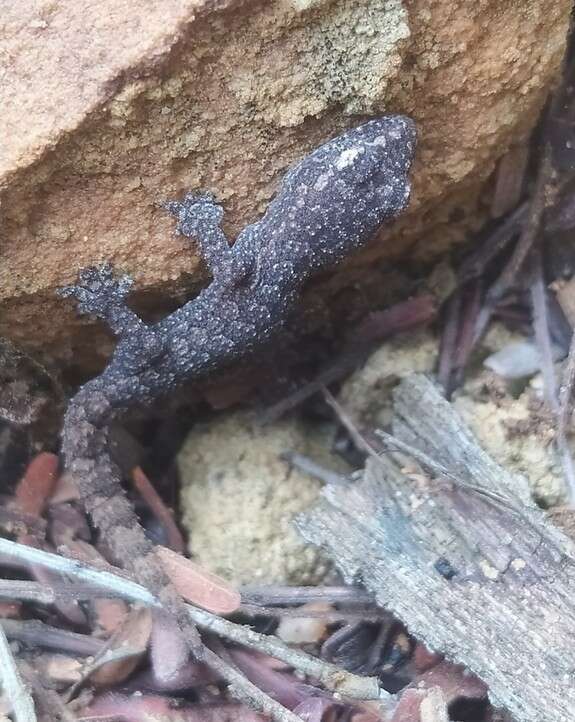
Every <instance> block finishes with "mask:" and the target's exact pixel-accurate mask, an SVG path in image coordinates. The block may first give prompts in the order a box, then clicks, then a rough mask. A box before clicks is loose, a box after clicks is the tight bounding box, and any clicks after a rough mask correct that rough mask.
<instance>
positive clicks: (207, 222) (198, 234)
mask: <svg viewBox="0 0 575 722" xmlns="http://www.w3.org/2000/svg"><path fill="white" fill-rule="evenodd" d="M163 207H164V208H165V209H166V210H168V211H169V212H170V213H172V214H173V215H174V216H175V217H176V218H177V219H178V223H177V226H176V227H177V230H178V231H179V233H181V234H182V235H184V236H187V237H188V238H205V237H206V236H209V235H211V234H212V233H213V232H214V231H215V230H216V229H219V225H220V223H221V221H222V218H223V216H224V209H223V208H222V207H221V205H220V204H219V203H217V202H216V199H215V197H214V196H213V195H212V194H211V193H188V194H187V195H186V196H184V199H183V200H182V201H169V202H168V203H164V204H163Z"/></svg>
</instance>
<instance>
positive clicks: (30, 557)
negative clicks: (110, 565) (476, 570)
mask: <svg viewBox="0 0 575 722" xmlns="http://www.w3.org/2000/svg"><path fill="white" fill-rule="evenodd" d="M0 553H3V554H6V555H9V556H11V557H13V558H18V559H24V560H26V561H28V562H32V563H34V564H39V565H42V566H45V567H47V568H49V569H53V570H54V571H58V572H62V573H64V574H69V575H71V576H74V577H77V578H79V579H81V580H82V581H89V582H90V584H92V585H94V586H99V587H101V588H102V589H104V590H110V589H111V590H113V591H114V593H115V594H116V595H117V596H119V597H121V598H123V599H127V600H129V601H134V602H141V603H143V604H146V605H148V606H160V603H159V601H158V600H157V599H156V598H155V597H154V596H153V595H152V594H151V593H150V592H149V591H148V590H147V589H145V588H144V587H142V586H140V585H139V584H136V582H133V581H131V580H129V579H126V578H125V577H121V576H116V575H115V574H112V573H111V572H108V571H99V570H97V569H93V568H90V567H89V566H87V565H85V564H81V563H80V562H77V561H75V560H70V559H65V558H64V557H60V556H58V555H56V554H51V553H49V552H44V551H40V550H39V549H34V548H33V547H28V546H26V545H24V544H18V543H16V542H11V541H8V540H7V539H0ZM186 606H187V611H188V614H189V616H190V618H191V619H192V620H193V621H194V622H195V623H196V624H197V625H198V626H199V627H201V628H202V629H205V630H208V631H211V632H214V633H216V634H218V635H220V636H222V637H225V638H226V639H229V640H231V641H234V642H237V643H239V644H243V645H245V646H247V647H251V648H252V649H257V650H259V651H261V652H264V653H266V654H269V655H271V656H272V657H275V658H276V659H279V660H281V661H283V662H286V664H289V665H290V666H292V667H293V668H294V669H297V670H298V671H300V672H302V673H304V674H307V675H309V676H311V677H314V678H315V679H317V680H318V681H319V682H320V683H321V684H322V685H324V686H325V687H326V688H327V689H330V690H332V691H334V692H337V693H339V694H341V695H342V696H345V697H350V698H354V699H382V698H384V697H385V696H386V695H387V693H386V692H385V691H383V690H381V689H380V687H379V684H378V681H377V679H376V678H374V677H361V676H359V675H356V674H352V673H351V672H346V671H345V670H343V669H341V668H340V667H337V666H335V665H332V664H329V663H327V662H324V661H322V660H320V659H317V658H315V657H312V656H310V655H308V654H306V653H305V652H300V651H299V650H296V649H292V648H291V647H288V646H287V645H286V644H284V643H283V642H282V641H281V640H279V639H277V638H276V637H272V636H267V635H264V634H259V633H258V632H254V631H253V630H252V629H250V628H249V627H244V626H242V625H239V624H234V623H233V622H230V621H228V620H227V619H223V618H222V617H218V616H217V615H215V614H212V613H211V612H207V611H205V610H203V609H199V608H197V607H192V606H189V605H186ZM234 679H235V678H234ZM235 683H237V680H235Z"/></svg>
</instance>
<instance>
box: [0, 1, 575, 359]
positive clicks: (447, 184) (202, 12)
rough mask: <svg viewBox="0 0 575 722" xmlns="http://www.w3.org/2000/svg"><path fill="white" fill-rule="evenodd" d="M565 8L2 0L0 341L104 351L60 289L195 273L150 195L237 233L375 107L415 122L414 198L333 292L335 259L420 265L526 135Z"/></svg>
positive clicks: (562, 4)
mask: <svg viewBox="0 0 575 722" xmlns="http://www.w3.org/2000/svg"><path fill="white" fill-rule="evenodd" d="M570 9H571V3H570V2H569V0H508V1H507V2H505V3H501V2H500V1H499V0H480V1H479V2H475V3H469V2H465V0H458V1H457V2H445V0H431V1H429V0H410V1H409V2H404V3H403V2H401V0H387V1H386V2H381V0H271V1H270V2H268V3H261V2H248V1H242V0H235V1H234V0H227V1H222V0H219V1H218V2H214V1H213V0H212V1H208V0H162V1H161V2H160V0H142V2H139V3H137V5H134V4H133V3H130V2H127V1H126V0H98V1H97V2H92V3H88V4H86V3H77V2H75V1H74V0H23V1H22V2H19V3H8V4H7V5H6V7H5V8H3V14H2V19H1V20H0V24H1V27H2V32H1V33H0V54H1V57H2V65H1V67H2V80H3V82H2V84H1V85H0V107H1V108H2V111H1V113H0V137H1V138H2V147H1V148H0V194H1V195H0V202H1V205H0V234H1V236H2V250H1V259H0V294H1V298H2V320H1V322H0V333H1V334H5V335H7V336H9V337H10V338H12V339H13V340H16V341H21V342H24V343H25V344H26V345H27V346H29V347H30V346H32V347H33V346H36V347H40V346H41V347H43V348H48V349H51V350H52V351H53V352H54V353H55V354H56V355H59V356H60V358H62V357H63V356H65V355H66V354H68V353H70V351H72V350H78V349H79V348H80V347H81V346H82V345H83V344H84V345H85V348H86V349H87V352H86V355H85V357H84V358H83V359H82V358H81V357H80V356H78V357H77V359H79V360H80V362H81V363H86V358H87V356H88V355H89V354H92V353H94V352H95V351H94V349H95V348H96V347H97V348H98V351H97V353H98V354H100V355H102V356H104V355H105V354H106V353H107V351H108V350H109V344H105V343H102V339H103V337H101V336H99V337H98V339H99V340H98V339H96V340H95V339H94V338H92V337H91V336H92V330H93V328H94V327H93V326H90V325H89V322H88V321H86V320H82V321H78V320H75V317H74V316H73V314H72V311H71V309H70V307H69V306H68V305H67V304H65V303H64V302H63V301H60V300H57V299H56V298H55V297H54V290H55V288H56V287H57V286H59V285H61V284H63V283H65V282H68V281H70V280H71V279H72V278H74V276H75V275H76V272H77V270H78V268H79V267H81V266H84V265H87V264H90V263H93V262H97V261H101V260H104V259H107V260H111V261H113V262H114V263H115V264H116V265H117V266H119V267H121V268H122V269H124V270H127V271H129V272H131V273H132V274H133V275H134V276H135V277H136V281H137V286H138V288H139V289H141V290H143V291H145V293H143V294H140V296H141V297H140V298H139V299H138V298H136V304H137V305H138V303H139V308H140V309H143V310H145V309H146V308H154V309H155V310H156V311H158V310H159V309H161V308H162V303H161V301H162V300H163V301H164V302H165V301H166V299H168V298H170V299H171V303H172V304H173V302H174V300H175V301H176V302H180V301H182V300H183V299H184V297H185V295H184V292H185V293H189V291H190V289H192V288H197V287H198V284H199V283H201V282H202V281H203V280H204V276H205V274H204V272H203V271H201V270H200V269H201V268H203V266H200V265H199V260H198V257H197V254H196V250H195V248H194V249H191V250H190V249H189V248H187V247H186V244H185V243H184V242H183V240H182V239H181V238H177V237H175V236H174V234H173V223H172V222H171V220H170V219H169V218H168V217H167V216H166V214H165V213H164V212H163V211H162V210H161V209H160V208H159V203H160V202H161V201H163V200H164V199H167V198H173V197H176V196H178V195H179V194H180V193H182V192H183V191H185V190H187V189H197V188H200V187H202V188H209V189H211V190H213V191H214V192H215V193H216V194H217V195H218V197H219V198H220V199H221V200H222V201H223V203H224V205H225V207H226V210H227V221H226V226H227V230H228V231H229V232H230V233H231V234H232V235H233V234H234V233H236V232H237V231H238V230H239V229H240V228H241V227H243V225H244V224H245V223H247V222H251V221H253V220H254V219H256V218H257V217H258V214H260V213H261V212H262V211H263V209H264V208H265V206H266V204H267V202H268V201H269V199H270V197H271V196H272V195H273V192H274V188H275V186H276V184H277V182H278V180H279V179H280V177H281V175H282V174H283V172H284V171H285V169H286V168H287V167H288V166H289V165H290V164H291V163H292V162H293V161H294V160H297V159H299V158H301V157H302V156H303V155H304V154H305V153H306V152H308V151H309V150H310V149H311V148H313V147H314V146H316V145H317V144H318V143H320V142H321V141H323V140H324V139H326V138H327V137H329V136H331V135H333V134H335V133H336V132H338V131H339V130H341V129H343V128H344V127H347V126H350V125H353V124H355V123H357V122H359V121H360V120H362V119H364V118H365V117H366V116H370V115H376V114H381V113H383V112H386V111H401V112H406V113H408V114H411V115H412V116H413V117H415V119H416V120H417V122H418V126H419V128H420V145H419V154H418V160H417V164H416V168H415V171H414V179H415V189H414V196H413V202H412V205H411V208H410V211H409V212H408V213H407V214H406V215H405V217H404V219H403V220H402V221H401V222H399V223H398V224H397V225H396V226H395V227H394V229H393V231H391V232H386V234H385V235H386V239H385V242H384V243H380V242H378V241H374V243H373V244H372V245H371V246H370V248H369V249H367V250H366V251H365V252H364V253H363V254H362V255H360V256H358V257H357V258H356V259H354V260H353V262H352V264H347V266H346V269H347V271H346V270H345V269H344V271H340V272H339V273H338V275H337V277H336V279H335V281H334V282H333V283H332V284H331V285H330V289H332V290H333V289H334V288H338V287H341V286H342V285H346V283H347V284H349V283H350V280H349V279H350V274H349V269H350V267H351V265H353V266H355V267H356V269H357V273H356V272H354V274H353V279H354V280H357V278H358V277H359V278H360V277H361V273H362V272H364V269H365V273H373V269H372V267H373V260H374V259H376V258H380V257H381V258H384V259H385V261H386V263H387V264H388V265H389V263H390V262H391V261H393V260H394V259H396V258H399V257H401V256H405V254H406V253H407V252H409V253H411V254H412V256H414V257H417V258H418V259H419V260H430V259H432V258H434V257H436V256H437V255H438V254H439V253H440V252H441V251H442V250H445V248H446V247H448V246H449V245H450V244H451V243H453V242H454V241H457V240H460V239H461V238H462V236H463V235H464V233H465V231H466V230H468V229H469V228H470V227H471V226H473V225H474V224H476V223H477V222H478V220H479V219H480V214H478V213H477V208H478V199H479V197H480V193H481V190H482V184H483V182H484V181H485V179H486V177H487V176H488V174H489V173H490V172H491V171H492V169H493V167H494V165H495V162H496V160H497V159H498V157H500V156H501V155H502V154H503V153H504V152H505V150H506V149H507V147H508V146H509V144H510V143H511V142H512V141H513V142H515V141H517V140H518V139H520V138H521V137H522V136H523V135H525V134H526V132H527V131H528V130H529V129H530V128H531V127H532V125H533V123H534V121H535V119H536V117H537V114H538V111H539V109H540V107H541V105H542V102H543V100H544V97H545V94H546V90H547V88H548V87H549V84H550V82H551V81H552V79H553V77H554V76H555V74H556V71H557V68H558V66H559V62H560V58H561V55H562V50H563V46H564V40H565V34H566V30H567V25H568V20H569V12H570ZM461 210H463V211H465V213H463V214H462V213H461ZM456 216H457V217H462V218H463V219H464V220H459V221H457V222H455V220H454V219H455V217H456ZM423 230H424V231H425V232H424V233H423ZM357 274H359V276H358V275H357ZM163 305H164V307H165V303H164V304H163ZM86 330H88V333H86ZM64 340H66V341H67V343H62V342H63V341H64ZM86 342H87V343H86Z"/></svg>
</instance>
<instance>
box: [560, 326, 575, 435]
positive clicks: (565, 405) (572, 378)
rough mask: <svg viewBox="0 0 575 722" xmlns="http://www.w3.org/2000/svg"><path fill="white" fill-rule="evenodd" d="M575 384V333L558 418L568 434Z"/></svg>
mask: <svg viewBox="0 0 575 722" xmlns="http://www.w3.org/2000/svg"><path fill="white" fill-rule="evenodd" d="M574 386H575V333H573V334H572V335H571V343H570V345H569V354H568V355H567V362H566V364H565V368H564V370H563V378H562V380H561V386H560V388H559V416H558V418H557V422H558V429H559V431H560V432H561V433H562V434H563V435H566V433H567V428H568V426H569V424H570V419H571V413H572V406H571V401H572V398H573V387H574Z"/></svg>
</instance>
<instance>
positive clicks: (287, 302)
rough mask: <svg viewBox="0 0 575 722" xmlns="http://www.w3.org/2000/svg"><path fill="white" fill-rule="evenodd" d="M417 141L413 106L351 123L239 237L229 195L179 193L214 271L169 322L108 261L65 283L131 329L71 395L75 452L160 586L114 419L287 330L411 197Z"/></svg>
mask: <svg viewBox="0 0 575 722" xmlns="http://www.w3.org/2000/svg"><path fill="white" fill-rule="evenodd" d="M414 149H415V126H414V123H413V121H411V120H410V119H409V118H406V117H403V116H387V117H383V118H379V119H376V120H372V121H370V122H368V123H365V124H363V125H361V126H359V127H357V128H353V129H351V130H349V131H347V132H345V133H343V134H342V135H340V136H338V137H336V138H334V139H333V140H331V141H329V142H327V143H325V144H324V145H322V146H320V147H319V148H317V149H316V150H315V151H314V152H313V153H311V154H310V155H308V156H307V157H306V158H304V159H303V160H302V161H300V163H298V164H297V165H295V166H294V167H293V168H292V169H291V170H290V171H288V173H287V174H286V176H285V177H284V179H283V181H282V183H281V186H280V188H279V190H278V193H277V195H276V197H275V199H274V200H273V201H272V203H271V204H270V206H269V208H268V210H267V211H266V213H265V214H264V216H263V217H262V218H261V220H260V221H258V222H257V223H254V224H253V225H250V226H247V227H246V228H245V229H244V230H243V231H242V232H241V233H240V234H239V236H238V238H237V239H236V242H235V243H234V245H233V246H232V247H230V245H229V243H228V240H227V239H226V237H225V235H224V233H223V231H222V230H221V228H220V222H221V219H222V216H223V210H222V207H221V206H220V205H218V204H217V203H216V201H215V199H214V198H213V197H212V196H211V195H209V194H200V195H193V194H189V195H187V196H185V198H184V199H183V200H182V201H174V202H170V203H167V204H166V208H167V209H168V210H169V211H171V212H172V213H173V214H174V215H175V216H176V218H177V227H178V230H179V231H180V233H182V234H183V235H185V236H188V237H190V238H194V239H196V240H197V241H198V242H199V244H200V246H201V250H202V253H203V255H204V257H205V259H206V262H207V264H208V266H209V268H210V271H211V273H212V275H213V281H212V283H211V284H210V285H209V286H208V287H207V288H206V289H205V290H203V291H202V292H201V293H200V294H199V295H198V296H197V297H196V298H195V299H193V300H192V301H189V302H188V303H186V304H185V305H184V306H182V308H180V309H178V310H177V311H175V312H174V313H172V314H171V315H169V316H167V317H166V318H165V319H163V320H161V321H159V322H158V323H155V324H152V325H147V324H145V323H144V322H143V321H142V320H141V319H140V318H139V317H138V316H137V315H136V314H135V313H134V312H133V311H131V310H130V309H129V308H128V306H127V305H126V303H125V298H126V296H127V294H128V292H129V290H130V287H131V284H132V282H131V279H129V278H128V277H127V276H122V277H119V278H115V277H114V276H113V274H112V271H111V269H110V268H109V267H107V266H105V267H103V268H99V269H96V268H90V269H85V270H84V271H82V272H81V273H80V279H79V282H78V284H77V285H75V286H71V287H69V288H66V289H64V290H63V292H62V293H63V295H65V296H73V297H75V298H76V299H77V300H78V301H79V304H78V305H79V310H80V311H81V312H83V313H91V314H93V315H95V316H98V317H99V318H101V319H103V320H104V321H106V322H107V324H108V325H109V326H110V328H111V329H112V330H113V331H114V332H115V333H116V334H117V335H118V337H119V341H118V345H117V347H116V350H115V352H114V354H113V357H112V359H111V361H110V363H109V365H108V366H107V368H106V369H105V370H104V372H103V373H102V374H101V375H100V376H98V377H97V378H95V379H93V380H91V381H89V382H88V383H87V384H85V385H84V386H83V387H82V388H81V389H80V390H79V391H78V393H77V394H76V395H75V396H74V398H73V399H72V400H71V402H70V405H69V407H68V411H67V413H66V417H65V422H64V429H63V439H62V450H63V453H64V457H65V463H66V466H67V468H68V470H69V471H71V472H72V473H73V474H74V475H75V476H76V478H77V480H78V484H79V487H80V491H81V494H82V498H83V500H84V503H85V506H86V509H87V511H88V512H89V513H90V515H91V517H92V520H93V522H94V524H95V526H96V527H97V528H98V529H99V531H100V533H102V534H105V535H106V537H107V541H108V543H109V545H110V548H111V549H112V550H113V552H114V554H115V555H116V557H117V559H118V561H120V562H121V563H122V564H123V565H125V566H126V567H127V568H129V569H131V570H132V571H133V572H135V573H136V575H138V576H139V577H140V578H141V579H142V577H143V578H145V579H146V580H147V582H148V583H149V585H150V586H151V588H153V590H155V591H156V592H157V593H158V594H160V593H162V594H163V592H164V591H165V588H166V580H165V578H162V579H160V578H159V577H161V574H160V572H159V571H158V569H157V568H156V572H157V574H156V577H157V579H156V580H155V581H154V580H153V579H151V577H152V576H153V575H152V574H151V572H150V568H151V567H150V552H151V551H152V545H151V543H150V542H149V541H148V540H147V539H146V537H145V536H144V533H143V531H142V529H141V528H140V527H139V524H138V521H137V518H136V516H135V514H134V512H133V510H132V509H131V507H130V505H129V504H128V502H127V500H126V499H125V498H124V496H123V494H122V492H121V487H120V483H119V482H120V473H119V470H118V469H117V468H116V466H115V464H114V462H113V461H112V459H111V458H110V455H109V453H108V448H107V441H108V426H109V423H110V421H111V420H112V419H114V418H115V417H117V416H118V415H120V414H122V413H123V412H125V411H127V410H128V409H129V408H130V407H131V406H133V405H136V404H141V403H144V404H145V403H149V402H151V401H152V400H153V399H155V398H156V397H158V396H160V395H163V394H165V393H167V392H169V391H170V390H172V389H173V388H175V387H176V386H178V385H179V384H181V383H183V382H184V381H187V380H190V379H195V378H198V377H201V376H204V375H206V374H208V373H211V372H212V371H215V370H216V369H218V368H220V367H222V366H224V365H226V364H228V363H230V362H231V361H233V360H235V359H237V358H239V357H241V356H244V355H245V354H248V353H250V352H251V351H253V349H255V348H256V347H257V346H259V345H261V344H263V343H265V342H267V341H268V340H269V339H270V338H272V337H273V335H274V334H276V333H277V332H278V331H279V330H281V328H282V327H283V326H284V324H285V323H286V320H287V319H288V317H289V314H290V311H291V310H292V309H293V306H294V304H295V301H296V300H297V298H298V294H299V292H300V289H301V287H302V285H303V284H304V283H305V281H306V280H307V279H308V278H309V277H310V276H311V275H312V274H314V273H316V272H317V271H320V270H321V269H325V268H328V267H330V266H332V265H335V264H336V263H338V262H339V261H341V260H343V259H344V258H345V257H346V256H348V255H349V254H351V253H352V252H354V251H355V250H356V249H358V248H360V247H361V246H362V245H363V244H365V243H366V242H367V241H368V240H369V238H370V237H371V236H372V235H373V234H374V233H375V231H376V230H377V229H378V227H379V226H380V225H382V224H383V223H384V222H385V221H388V220H390V219H392V218H394V217H395V216H397V215H398V214H399V213H400V212H401V211H402V210H403V209H404V207H405V206H406V204H407V201H408V198H409V191H410V185H409V179H408V172H409V169H410V166H411V161H412V158H413V153H414ZM146 560H148V563H147V564H146ZM142 581H144V579H142Z"/></svg>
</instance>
